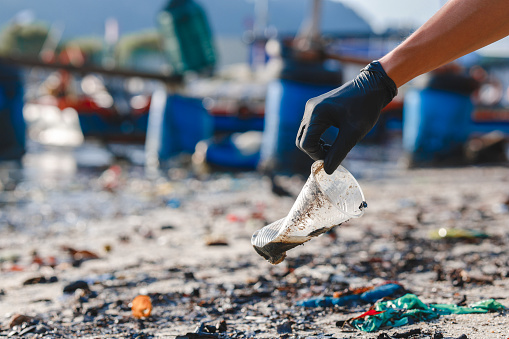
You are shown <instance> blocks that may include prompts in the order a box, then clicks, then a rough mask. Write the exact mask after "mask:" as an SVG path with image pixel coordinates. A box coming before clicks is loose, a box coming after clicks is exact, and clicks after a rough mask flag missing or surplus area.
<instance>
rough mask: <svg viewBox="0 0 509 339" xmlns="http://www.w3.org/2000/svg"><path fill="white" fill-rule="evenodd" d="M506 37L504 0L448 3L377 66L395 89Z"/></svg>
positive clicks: (508, 6) (508, 10)
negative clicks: (382, 69)
mask: <svg viewBox="0 0 509 339" xmlns="http://www.w3.org/2000/svg"><path fill="white" fill-rule="evenodd" d="M508 34H509V1H508V0H450V1H449V2H447V3H446V4H445V5H444V6H443V7H442V8H441V9H440V10H439V11H438V12H437V13H436V14H435V15H434V16H433V17H432V18H431V19H429V20H428V21H427V22H426V23H425V24H424V25H422V26H421V27H420V28H419V29H418V30H417V31H416V32H414V33H413V34H412V35H411V36H410V37H408V38H407V39H406V40H405V41H404V42H403V43H402V44H401V45H399V46H398V47H396V48H395V49H394V50H393V51H391V52H390V53H388V54H387V55H386V56H384V57H383V58H382V59H380V63H381V64H382V66H383V68H384V70H385V71H386V73H387V74H388V75H389V77H391V79H392V80H394V82H395V83H396V85H397V86H398V87H399V86H401V85H403V84H405V83H406V82H408V81H410V80H411V79H413V78H415V77H416V76H418V75H421V74H424V73H426V72H429V71H432V70H433V69H435V68H437V67H440V66H442V65H444V64H446V63H448V62H450V61H453V60H455V59H457V58H459V57H461V56H463V55H465V54H468V53H470V52H472V51H475V50H477V49H479V48H481V47H484V46H486V45H488V44H490V43H492V42H494V41H497V40H500V39H501V38H503V37H505V36H506V35H508Z"/></svg>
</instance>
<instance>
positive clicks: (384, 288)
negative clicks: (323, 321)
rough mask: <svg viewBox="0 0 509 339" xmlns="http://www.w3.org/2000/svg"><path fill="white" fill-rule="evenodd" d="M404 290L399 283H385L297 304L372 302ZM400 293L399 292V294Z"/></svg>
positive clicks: (311, 305)
mask: <svg viewBox="0 0 509 339" xmlns="http://www.w3.org/2000/svg"><path fill="white" fill-rule="evenodd" d="M402 291H404V288H403V286H401V285H399V284H393V283H390V284H385V285H381V286H377V287H375V288H372V289H370V290H368V291H366V292H363V293H360V294H351V295H345V296H342V297H338V298H334V297H318V298H311V299H306V300H301V301H299V302H297V305H298V306H304V307H331V306H353V305H360V304H365V303H374V302H375V301H377V300H379V299H381V298H385V297H390V296H394V295H395V294H397V293H401V292H402ZM400 295H401V294H400Z"/></svg>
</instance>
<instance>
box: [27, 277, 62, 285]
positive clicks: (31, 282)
mask: <svg viewBox="0 0 509 339" xmlns="http://www.w3.org/2000/svg"><path fill="white" fill-rule="evenodd" d="M57 281H58V278H57V277H56V276H51V277H49V278H46V277H44V276H39V277H35V278H30V279H27V280H25V281H24V282H23V286H27V285H36V284H51V283H55V282H57Z"/></svg>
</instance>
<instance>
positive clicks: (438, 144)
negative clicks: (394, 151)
mask: <svg viewBox="0 0 509 339" xmlns="http://www.w3.org/2000/svg"><path fill="white" fill-rule="evenodd" d="M472 110H473V104H472V101H471V100H470V97H469V96H468V95H462V94H458V93H453V92H448V91H441V90H435V89H423V90H411V91H409V92H408V93H406V94H405V101H404V105H403V147H404V149H405V150H406V151H407V152H409V154H410V156H411V161H412V162H413V163H414V164H426V163H433V162H435V161H439V162H440V161H444V160H447V159H448V158H450V157H453V156H461V154H462V152H463V146H464V144H465V142H466V141H467V139H468V136H469V133H470V116H471V114H472Z"/></svg>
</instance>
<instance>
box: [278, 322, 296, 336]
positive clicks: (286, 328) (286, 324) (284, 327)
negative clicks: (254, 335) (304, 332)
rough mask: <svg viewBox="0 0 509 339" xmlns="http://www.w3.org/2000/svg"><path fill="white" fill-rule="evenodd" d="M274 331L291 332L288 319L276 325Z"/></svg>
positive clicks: (280, 332)
mask: <svg viewBox="0 0 509 339" xmlns="http://www.w3.org/2000/svg"><path fill="white" fill-rule="evenodd" d="M276 331H277V333H278V334H289V333H292V332H293V331H292V323H291V322H290V321H288V320H285V321H283V323H281V324H279V325H277V327H276Z"/></svg>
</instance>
